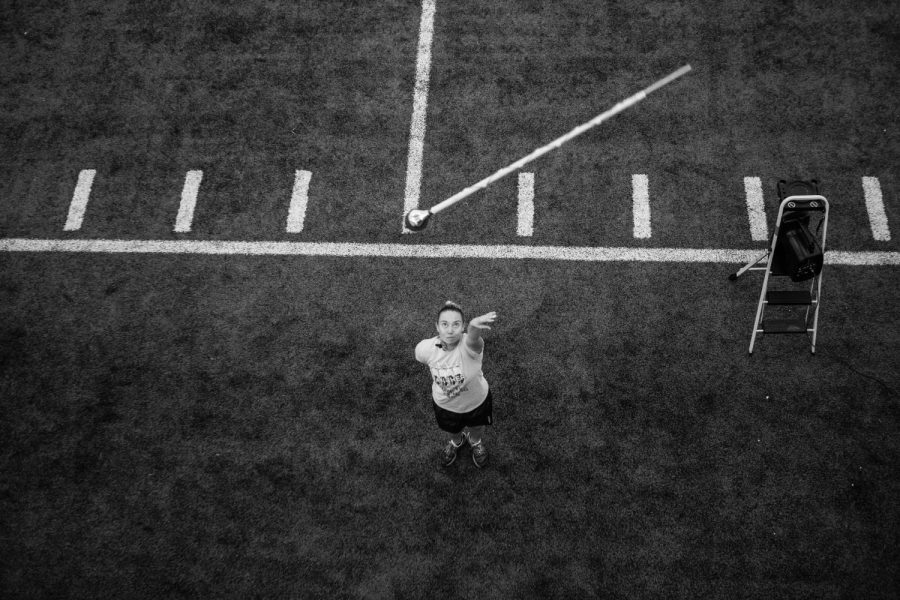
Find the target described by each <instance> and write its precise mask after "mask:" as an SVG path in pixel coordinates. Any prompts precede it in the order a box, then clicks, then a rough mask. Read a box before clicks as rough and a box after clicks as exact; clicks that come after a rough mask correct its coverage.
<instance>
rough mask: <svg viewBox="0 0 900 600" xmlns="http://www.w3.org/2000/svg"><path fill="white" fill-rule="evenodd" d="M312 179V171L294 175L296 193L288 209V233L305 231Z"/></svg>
mask: <svg viewBox="0 0 900 600" xmlns="http://www.w3.org/2000/svg"><path fill="white" fill-rule="evenodd" d="M310 179H312V172H310V171H297V172H296V173H295V174H294V191H293V192H292V193H291V206H290V208H289V209H288V220H287V232H288V233H300V232H301V231H303V221H304V220H305V219H306V204H307V202H308V201H309V181H310Z"/></svg>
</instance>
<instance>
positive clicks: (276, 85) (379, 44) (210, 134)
mask: <svg viewBox="0 0 900 600" xmlns="http://www.w3.org/2000/svg"><path fill="white" fill-rule="evenodd" d="M108 4H109V3H107V2H93V3H80V4H79V5H77V6H75V5H73V6H72V7H70V8H66V9H59V8H57V7H55V6H51V5H48V6H40V5H31V4H30V3H29V4H25V5H18V6H14V7H13V8H7V9H5V14H8V15H9V18H8V19H5V20H4V21H5V28H4V30H3V32H2V42H3V48H4V49H5V51H7V52H9V54H8V55H7V56H6V57H5V59H4V67H5V68H4V70H3V79H2V87H3V92H2V94H3V95H2V97H3V99H4V112H3V114H2V117H0V125H2V129H0V135H2V139H3V146H4V150H5V152H4V158H3V160H0V169H2V171H0V173H2V181H3V183H2V184H0V185H2V186H3V187H2V188H0V193H2V194H3V196H4V197H15V198H16V199H17V202H16V203H15V204H10V205H6V206H4V210H3V219H4V220H3V221H0V226H2V227H3V231H4V233H6V234H7V235H44V236H49V235H59V232H60V231H61V229H62V225H63V223H64V222H65V217H66V211H67V208H68V202H69V200H70V199H71V190H72V188H73V187H74V184H75V180H76V178H77V173H78V171H79V170H81V169H87V168H94V169H97V171H98V175H97V179H96V181H95V186H94V189H93V191H92V195H91V203H90V208H89V213H88V215H87V216H86V218H85V223H84V227H83V231H81V232H79V235H82V236H90V237H139V238H146V237H167V236H171V235H172V234H171V231H172V227H173V224H174V219H175V215H176V213H177V211H178V202H179V195H180V191H181V186H182V183H183V180H184V175H185V172H186V171H188V170H190V169H202V170H203V171H204V180H203V186H202V191H201V195H200V200H199V202H198V207H197V211H196V213H195V221H194V231H195V232H196V233H198V234H202V235H204V236H206V237H214V238H216V237H222V238H230V239H234V238H241V239H247V238H249V239H253V238H264V239H273V238H276V237H279V236H284V235H285V234H284V230H285V220H286V217H287V207H288V203H289V200H290V194H291V187H292V185H293V177H294V171H295V170H296V169H307V170H310V171H312V172H313V181H312V184H311V189H310V196H311V197H312V198H313V201H312V202H311V205H310V210H309V214H308V218H307V229H308V230H309V231H311V232H312V235H313V236H316V237H321V238H323V239H334V238H336V237H338V236H343V237H344V238H353V237H357V238H361V239H373V238H377V237H379V236H380V235H381V236H383V235H384V232H390V233H392V234H393V233H396V231H398V230H399V222H400V220H399V219H400V213H401V212H402V206H403V198H402V193H403V177H404V173H405V159H406V144H407V140H408V132H409V115H410V110H411V109H410V100H411V94H412V86H413V81H414V76H415V52H416V38H417V35H418V20H419V9H418V7H417V6H416V4H415V3H408V2H395V3H379V6H378V9H377V10H374V9H371V8H369V7H366V6H363V5H360V6H356V5H353V4H351V3H346V2H333V3H328V2H315V3H313V2H306V3H277V2H276V3H268V4H260V3H256V4H252V5H248V4H247V3H243V2H231V3H222V2H153V3H144V2H134V3H127V4H126V3H113V4H112V5H108ZM398 182H399V184H398ZM309 237H310V236H307V238H309Z"/></svg>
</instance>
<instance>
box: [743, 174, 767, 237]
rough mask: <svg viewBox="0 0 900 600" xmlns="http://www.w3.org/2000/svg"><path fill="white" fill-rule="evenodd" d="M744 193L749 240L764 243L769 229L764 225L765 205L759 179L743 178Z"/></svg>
mask: <svg viewBox="0 0 900 600" xmlns="http://www.w3.org/2000/svg"><path fill="white" fill-rule="evenodd" d="M744 192H745V193H746V195H747V216H748V217H749V219H750V239H751V240H753V241H754V242H765V241H766V240H768V239H769V227H768V225H766V205H765V202H764V201H763V189H762V180H761V179H760V178H759V177H744Z"/></svg>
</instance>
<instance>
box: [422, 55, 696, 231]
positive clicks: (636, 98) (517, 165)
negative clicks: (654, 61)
mask: <svg viewBox="0 0 900 600" xmlns="http://www.w3.org/2000/svg"><path fill="white" fill-rule="evenodd" d="M690 70H691V65H684V66H683V67H681V68H680V69H678V70H677V71H674V72H672V73H670V74H669V75H666V76H665V77H663V78H662V79H660V80H659V81H657V82H656V83H654V84H653V85H650V86H647V87H645V88H644V89H643V90H641V91H640V92H638V93H637V94H635V95H633V96H631V97H629V98H626V99H625V100H622V101H621V102H619V103H618V104H616V105H615V106H613V107H612V108H610V109H609V110H608V111H606V112H605V113H602V114H599V115H597V116H596V117H594V118H593V119H591V120H590V121H588V122H587V123H584V124H582V125H579V126H578V127H576V128H575V129H573V130H572V131H570V132H569V133H567V134H565V135H564V136H562V137H559V138H557V139H555V140H553V141H552V142H550V143H549V144H547V145H546V146H542V147H540V148H538V149H537V150H535V151H534V152H532V153H531V154H529V155H528V156H526V157H524V158H520V159H519V160H517V161H516V162H514V163H513V164H511V165H509V166H508V167H504V168H502V169H500V170H499V171H497V172H496V173H494V174H493V175H489V176H488V177H485V178H484V179H482V180H481V181H479V182H478V183H476V184H474V185H471V186H469V187H467V188H466V189H464V190H463V191H461V192H459V193H457V194H454V195H453V196H450V197H449V198H447V199H446V200H444V201H443V202H439V203H437V204H435V205H434V206H432V207H431V208H429V209H428V212H430V213H431V214H437V213H439V212H441V211H442V210H444V209H446V208H449V207H451V206H453V205H454V204H456V203H457V202H459V201H460V200H462V199H463V198H466V197H468V196H471V195H472V194H474V193H475V192H477V191H478V190H482V189H484V188H486V187H487V186H489V185H490V184H492V183H494V182H495V181H497V180H498V179H500V178H501V177H505V176H506V175H509V174H510V173H512V172H513V171H515V170H517V169H521V168H522V167H524V166H525V165H527V164H528V163H530V162H531V161H533V160H534V159H536V158H538V157H540V156H543V155H544V154H547V153H548V152H550V151H551V150H553V149H554V148H559V147H560V146H562V145H563V144H565V143H566V142H568V141H569V140H571V139H572V138H574V137H576V136H579V135H581V134H582V133H584V132H585V131H587V130H588V129H590V128H591V127H594V126H596V125H599V124H600V123H602V122H603V121H605V120H606V119H608V118H610V117H612V116H613V115H616V114H618V113H620V112H622V111H623V110H625V109H626V108H628V107H629V106H632V105H634V104H637V103H638V102H640V101H641V100H643V99H644V98H646V97H647V95H648V94H650V93H651V92H654V91H656V90H658V89H659V88H661V87H662V86H664V85H667V84H669V83H671V82H673V81H674V80H676V79H678V78H679V77H681V76H682V75H684V74H685V73H687V72H688V71H690Z"/></svg>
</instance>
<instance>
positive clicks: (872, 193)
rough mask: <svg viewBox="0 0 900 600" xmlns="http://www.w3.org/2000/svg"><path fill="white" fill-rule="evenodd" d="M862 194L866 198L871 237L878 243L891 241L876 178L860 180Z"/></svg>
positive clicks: (879, 187) (879, 185) (879, 186)
mask: <svg viewBox="0 0 900 600" xmlns="http://www.w3.org/2000/svg"><path fill="white" fill-rule="evenodd" d="M862 185H863V193H864V194H865V196H866V210H867V211H868V213H869V223H870V224H871V226H872V237H873V238H875V239H876V240H877V241H879V242H889V241H890V240H891V230H890V229H889V228H888V220H887V214H886V213H885V212H884V199H883V198H882V197H881V184H880V183H879V182H878V178H877V177H863V178H862Z"/></svg>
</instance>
